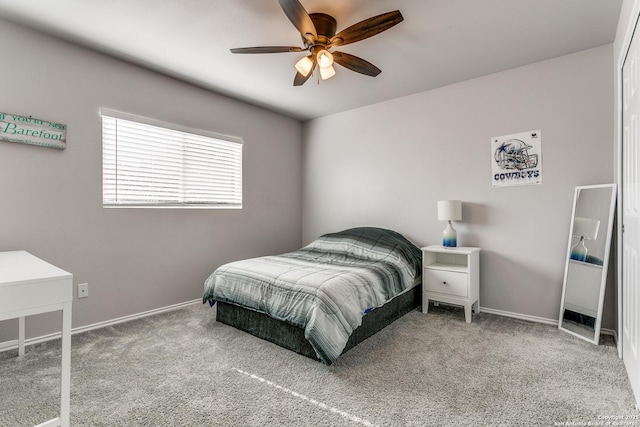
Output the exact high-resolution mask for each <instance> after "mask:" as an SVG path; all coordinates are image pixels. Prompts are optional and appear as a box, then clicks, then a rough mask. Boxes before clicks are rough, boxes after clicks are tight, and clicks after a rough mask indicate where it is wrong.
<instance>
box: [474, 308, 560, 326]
mask: <svg viewBox="0 0 640 427" xmlns="http://www.w3.org/2000/svg"><path fill="white" fill-rule="evenodd" d="M480 312H481V313H491V314H497V315H498V316H504V317H513V318H514V319H522V320H529V321H531V322H536V323H544V324H547V325H555V326H558V321H557V320H555V319H547V318H545V317H538V316H530V315H528V314H520V313H513V312H510V311H503V310H496V309H494V308H486V307H480Z"/></svg>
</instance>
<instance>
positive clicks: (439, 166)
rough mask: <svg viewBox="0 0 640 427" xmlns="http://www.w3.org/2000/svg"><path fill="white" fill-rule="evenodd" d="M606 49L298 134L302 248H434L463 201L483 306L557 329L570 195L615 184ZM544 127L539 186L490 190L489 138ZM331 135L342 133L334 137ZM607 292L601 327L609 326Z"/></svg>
mask: <svg viewBox="0 0 640 427" xmlns="http://www.w3.org/2000/svg"><path fill="white" fill-rule="evenodd" d="M612 52H613V48H612V46H611V45H608V46H603V47H600V48H596V49H591V50H587V51H583V52H579V53H576V54H573V55H568V56H564V57H560V58H556V59H553V60H548V61H544V62H540V63H536V64H532V65H528V66H524V67H521V68H516V69H513V70H509V71H505V72H501V73H497V74H493V75H489V76H485V77H482V78H477V79H473V80H469V81H466V82H462V83H459V84H455V85H452V86H448V87H443V88H440V89H436V90H432V91H428V92H424V93H420V94H416V95H412V96H407V97H404V98H399V99H395V100H392V101H388V102H384V103H380V104H376V105H371V106H367V107H364V108H360V109H357V110H352V111H348V112H344V113H340V114H335V115H331V116H327V117H323V118H320V119H316V120H313V121H309V122H307V123H306V124H305V129H304V132H305V148H304V154H303V157H304V168H303V171H304V184H303V236H302V237H303V243H305V242H308V241H310V240H311V239H313V238H315V237H316V236H318V235H319V234H322V233H324V232H328V231H333V230H338V229H343V228H347V227H352V226H360V225H372V226H380V227H386V228H391V229H395V230H397V231H399V232H401V233H403V234H404V235H405V236H406V237H407V238H409V239H410V240H412V241H414V242H415V243H416V244H418V245H420V246H424V245H428V244H438V243H440V242H441V239H442V230H443V229H444V227H445V224H444V223H442V222H439V221H438V220H437V207H436V201H438V200H443V199H461V200H462V201H463V221H461V222H458V223H456V225H455V226H456V229H457V230H458V239H459V245H461V246H465V245H466V246H479V247H481V248H482V253H481V267H480V268H481V273H480V276H481V277H480V278H481V285H480V286H481V289H480V303H481V306H482V307H486V308H490V309H493V310H500V311H504V312H511V313H516V314H523V315H526V316H533V317H539V318H543V319H556V320H557V318H558V313H559V307H560V296H561V292H562V281H563V275H564V265H565V256H566V250H567V242H568V234H569V225H570V217H571V208H572V202H573V192H574V187H575V186H577V185H588V184H600V183H610V182H613V179H614V177H613V151H612V143H613V115H612V111H613V93H614V90H613V76H612V73H611V63H612ZM537 129H540V130H541V131H542V160H543V166H542V168H543V183H542V184H541V185H530V186H520V187H510V188H495V189H494V188H492V186H491V161H492V157H491V155H492V153H491V152H490V147H491V145H490V138H491V137H493V136H500V135H506V134H512V133H518V132H525V131H530V130H537ZM336 130H339V131H336ZM611 295H612V293H611V292H609V293H608V298H607V299H608V300H612V301H607V307H608V311H607V313H605V314H606V315H605V321H604V323H603V327H605V328H606V327H612V325H614V321H615V315H614V314H615V313H614V308H615V299H614V298H612V297H611Z"/></svg>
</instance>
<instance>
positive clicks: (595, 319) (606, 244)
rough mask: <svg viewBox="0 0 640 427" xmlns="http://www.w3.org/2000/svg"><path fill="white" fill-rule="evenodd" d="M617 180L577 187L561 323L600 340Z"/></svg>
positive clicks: (577, 333)
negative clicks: (615, 181)
mask: <svg viewBox="0 0 640 427" xmlns="http://www.w3.org/2000/svg"><path fill="white" fill-rule="evenodd" d="M615 200H616V186H615V184H603V185H589V186H582V187H576V190H575V194H574V198H573V212H572V214H571V227H570V228H569V244H568V247H567V259H566V264H565V272H564V286H563V289H562V299H561V301H560V318H559V321H558V327H559V328H560V329H561V330H563V331H566V332H568V333H570V334H572V335H575V336H577V337H579V338H582V339H584V340H587V341H589V342H591V343H593V344H596V345H597V344H598V341H599V339H600V326H601V324H602V307H603V303H604V289H605V284H606V280H607V266H608V264H609V250H610V248H611V235H612V232H613V219H614V216H613V215H614V209H615Z"/></svg>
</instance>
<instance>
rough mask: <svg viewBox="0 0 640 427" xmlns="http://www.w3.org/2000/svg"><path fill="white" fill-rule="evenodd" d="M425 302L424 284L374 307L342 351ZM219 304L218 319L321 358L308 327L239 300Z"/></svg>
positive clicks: (283, 345)
mask: <svg viewBox="0 0 640 427" xmlns="http://www.w3.org/2000/svg"><path fill="white" fill-rule="evenodd" d="M421 304H422V285H418V286H416V287H414V288H413V289H411V290H410V291H407V292H405V293H404V294H402V295H399V296H397V297H396V298H394V299H392V300H391V301H389V302H388V303H386V304H385V305H383V306H382V307H379V308H376V309H375V310H373V311H371V312H370V313H369V314H367V315H366V316H364V317H363V318H362V325H360V327H358V328H357V329H356V330H355V331H353V333H352V334H351V337H350V338H349V341H347V345H346V346H345V348H344V350H343V351H342V353H345V352H347V351H348V350H350V349H351V348H353V347H355V346H356V345H357V344H358V343H360V342H362V341H364V340H366V339H367V338H369V337H370V336H371V335H373V334H375V333H376V332H378V331H380V330H381V329H383V328H384V327H386V326H387V325H390V324H391V323H392V322H394V321H395V320H397V319H399V318H400V317H402V316H404V315H405V314H407V313H408V312H410V311H411V310H413V309H415V308H417V307H419V306H420V305H421ZM216 306H217V311H216V320H217V321H218V322H221V323H224V324H226V325H229V326H233V327H234V328H237V329H240V330H242V331H245V332H248V333H250V334H251V335H255V336H256V337H258V338H262V339H264V340H267V341H270V342H272V343H274V344H276V345H279V346H280V347H284V348H286V349H289V350H292V351H295V352H296V353H299V354H302V355H303V356H307V357H310V358H312V359H315V360H318V356H317V355H316V352H315V351H314V350H313V347H311V344H309V341H307V340H306V339H305V337H304V329H302V328H299V327H297V326H293V325H291V324H289V323H286V322H283V321H281V320H277V319H274V318H272V317H269V316H268V315H266V314H263V313H260V312H257V311H254V310H250V309H247V308H243V307H240V306H237V305H235V304H230V303H225V302H220V301H218V302H217V303H216Z"/></svg>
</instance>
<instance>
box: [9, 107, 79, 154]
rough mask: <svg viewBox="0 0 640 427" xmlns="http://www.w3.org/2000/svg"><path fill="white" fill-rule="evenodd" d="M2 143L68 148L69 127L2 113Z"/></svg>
mask: <svg viewBox="0 0 640 427" xmlns="http://www.w3.org/2000/svg"><path fill="white" fill-rule="evenodd" d="M0 141H8V142H18V143H21V144H31V145H39V146H41V147H51V148H59V149H61V150H64V149H65V148H67V125H63V124H60V123H51V122H48V121H46V120H38V119H34V118H32V117H23V116H18V115H16V114H6V113H0Z"/></svg>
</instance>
